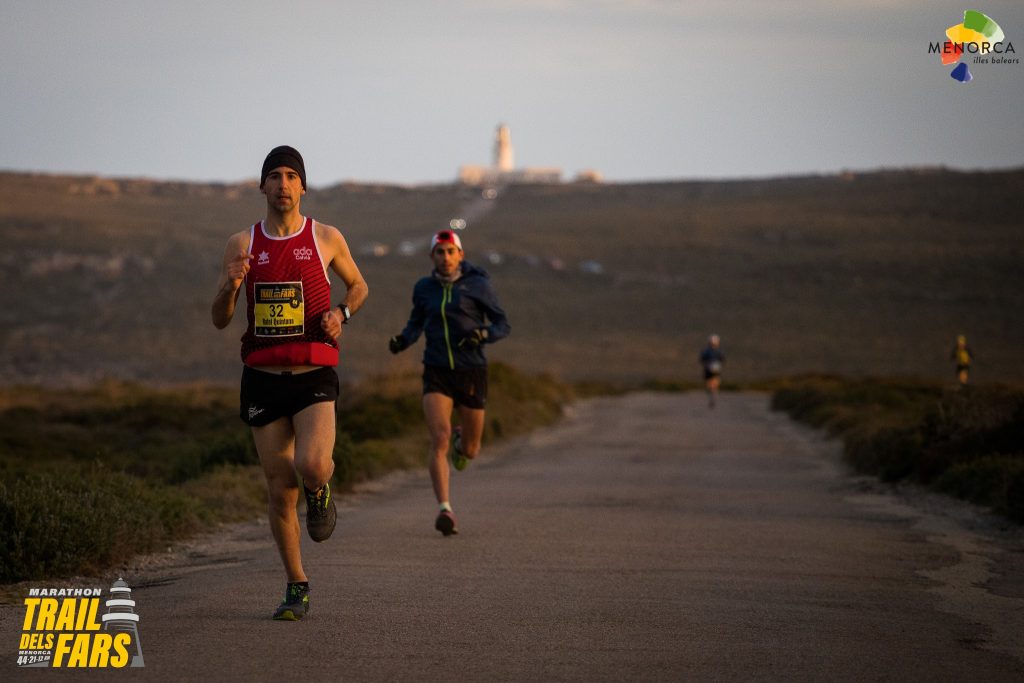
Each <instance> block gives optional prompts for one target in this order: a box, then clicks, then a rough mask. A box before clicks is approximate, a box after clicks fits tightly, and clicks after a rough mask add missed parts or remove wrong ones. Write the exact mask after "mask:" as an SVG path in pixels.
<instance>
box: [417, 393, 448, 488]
mask: <svg viewBox="0 0 1024 683" xmlns="http://www.w3.org/2000/svg"><path fill="white" fill-rule="evenodd" d="M454 405H455V404H454V402H453V401H452V399H451V397H449V396H445V395H444V394H441V393H438V392H430V393H428V394H423V417H424V418H426V421H427V431H429V432H430V452H429V458H430V481H431V483H433V485H434V495H435V496H436V497H437V502H438V503H445V502H448V500H449V498H448V476H449V469H448V442H449V441H450V440H451V438H452V408H453V407H454Z"/></svg>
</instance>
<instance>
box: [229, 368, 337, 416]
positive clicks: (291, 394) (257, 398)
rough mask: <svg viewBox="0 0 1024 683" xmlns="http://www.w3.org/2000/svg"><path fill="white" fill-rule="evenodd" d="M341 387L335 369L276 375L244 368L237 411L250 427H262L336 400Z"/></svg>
mask: <svg viewBox="0 0 1024 683" xmlns="http://www.w3.org/2000/svg"><path fill="white" fill-rule="evenodd" d="M339 391H340V387H339V384H338V373H336V372H335V371H334V368H330V367H323V368H320V369H318V370H310V371H309V372H303V373H301V374H298V375H278V374H274V373H272V372H262V371H260V370H256V369H254V368H251V367H249V366H248V365H247V366H245V369H244V370H242V390H241V391H240V392H239V403H240V405H239V412H238V416H239V417H241V418H242V422H245V423H246V424H247V425H249V426H250V427H262V426H264V425H268V424H270V423H271V422H273V421H274V420H276V419H278V418H281V417H291V416H293V415H295V413H297V412H299V411H300V410H302V409H303V408H308V407H309V406H311V405H313V404H314V403H320V402H323V401H331V402H333V401H337V400H338V393H339Z"/></svg>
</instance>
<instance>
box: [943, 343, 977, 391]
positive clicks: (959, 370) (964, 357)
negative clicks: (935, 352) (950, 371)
mask: <svg viewBox="0 0 1024 683" xmlns="http://www.w3.org/2000/svg"><path fill="white" fill-rule="evenodd" d="M949 357H950V360H952V361H953V362H954V363H955V364H956V379H957V381H958V382H960V384H967V381H968V379H969V378H968V375H970V372H971V361H972V360H974V353H972V352H971V347H970V346H968V345H967V337H965V336H964V335H962V334H961V335H960V336H958V337H957V338H956V346H954V347H953V351H952V352H951V353H950V354H949Z"/></svg>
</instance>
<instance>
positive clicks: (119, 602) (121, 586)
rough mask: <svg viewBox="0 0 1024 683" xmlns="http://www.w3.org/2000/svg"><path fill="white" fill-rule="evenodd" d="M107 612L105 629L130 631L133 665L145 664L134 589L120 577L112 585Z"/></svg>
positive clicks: (104, 616) (104, 621)
mask: <svg viewBox="0 0 1024 683" xmlns="http://www.w3.org/2000/svg"><path fill="white" fill-rule="evenodd" d="M106 605H107V613H106V614H104V615H103V630H104V631H114V632H119V633H130V634H131V637H132V641H131V647H132V650H133V651H132V652H130V654H131V655H132V662H131V664H130V666H132V667H142V666H145V665H146V664H145V662H144V660H143V659H142V642H141V641H140V640H139V615H138V614H136V613H135V601H134V600H132V589H131V588H129V587H128V584H127V583H125V582H124V579H120V578H119V579H118V580H117V581H115V582H114V585H113V586H111V587H110V599H108V600H107V602H106Z"/></svg>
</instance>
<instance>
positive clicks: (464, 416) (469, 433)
mask: <svg viewBox="0 0 1024 683" xmlns="http://www.w3.org/2000/svg"><path fill="white" fill-rule="evenodd" d="M459 419H460V420H461V421H462V454H463V455H465V456H466V457H467V458H470V459H473V458H475V457H476V455H477V453H479V452H480V441H481V439H483V437H484V410H483V409H477V408H467V407H466V406H459Z"/></svg>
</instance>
